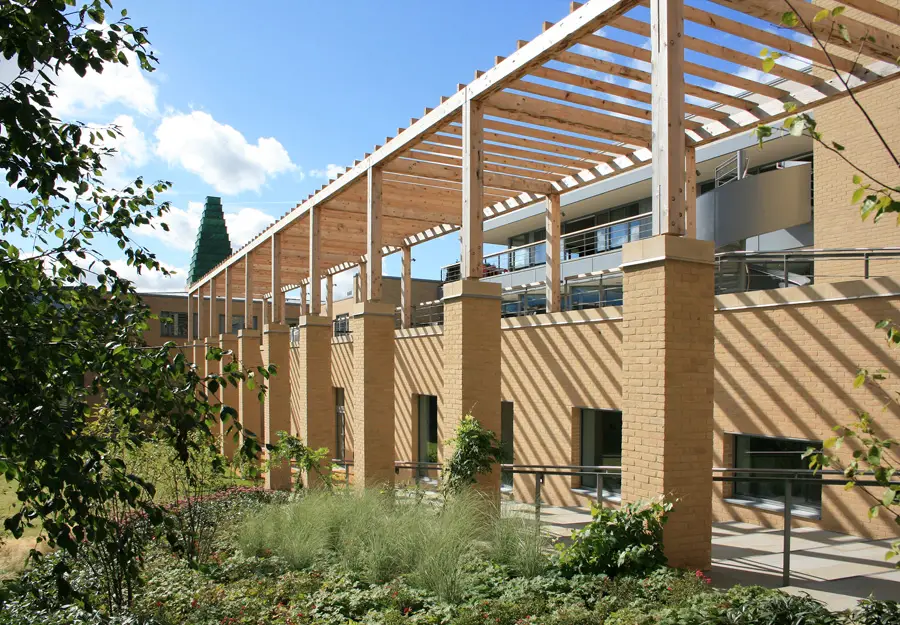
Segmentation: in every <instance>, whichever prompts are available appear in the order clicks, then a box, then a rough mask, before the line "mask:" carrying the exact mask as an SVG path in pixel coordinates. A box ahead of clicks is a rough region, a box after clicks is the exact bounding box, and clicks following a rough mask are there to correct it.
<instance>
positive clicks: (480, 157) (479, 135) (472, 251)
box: [460, 98, 484, 280]
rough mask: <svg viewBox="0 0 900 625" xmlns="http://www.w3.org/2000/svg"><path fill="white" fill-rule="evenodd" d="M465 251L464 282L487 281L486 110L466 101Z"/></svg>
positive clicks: (462, 256) (464, 108)
mask: <svg viewBox="0 0 900 625" xmlns="http://www.w3.org/2000/svg"><path fill="white" fill-rule="evenodd" d="M462 122H463V127H462V169H463V171H462V204H463V205H462V239H461V243H462V250H461V251H460V260H461V262H460V271H461V279H463V280H469V279H471V280H480V279H481V278H482V277H484V267H483V263H484V231H483V221H484V212H483V211H484V108H483V105H482V103H481V102H478V101H476V100H469V99H468V98H467V99H466V101H465V103H464V104H463V111H462Z"/></svg>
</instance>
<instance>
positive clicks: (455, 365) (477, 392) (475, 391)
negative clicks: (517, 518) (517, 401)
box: [438, 280, 501, 498]
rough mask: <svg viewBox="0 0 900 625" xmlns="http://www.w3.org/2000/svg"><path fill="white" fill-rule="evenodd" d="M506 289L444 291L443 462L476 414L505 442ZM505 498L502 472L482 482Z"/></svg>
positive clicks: (471, 284) (456, 285)
mask: <svg viewBox="0 0 900 625" xmlns="http://www.w3.org/2000/svg"><path fill="white" fill-rule="evenodd" d="M500 293H501V288H500V285H499V284H497V283H495V282H481V281H479V280H460V281H458V282H451V283H449V284H445V285H444V393H443V400H444V405H443V406H440V407H439V408H438V415H439V417H438V439H439V445H438V449H439V450H440V451H439V457H440V459H441V461H443V459H444V458H445V457H446V456H447V454H449V453H450V451H451V450H450V448H449V447H447V446H446V444H445V443H446V441H447V440H448V439H450V438H453V436H454V433H455V431H456V427H457V425H458V424H459V421H460V419H462V417H463V416H464V415H465V414H467V413H471V414H472V415H473V416H474V417H475V418H476V419H478V421H479V422H480V423H481V425H482V426H484V427H485V428H487V429H488V430H491V431H492V432H494V434H496V435H497V438H499V437H500V298H501V295H500ZM478 486H479V488H480V489H482V490H484V491H485V492H487V493H490V494H491V495H492V496H496V497H498V498H499V496H500V468H499V467H496V468H495V469H494V471H493V472H492V473H491V474H490V475H483V476H480V477H479V478H478Z"/></svg>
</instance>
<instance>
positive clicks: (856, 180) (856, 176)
mask: <svg viewBox="0 0 900 625" xmlns="http://www.w3.org/2000/svg"><path fill="white" fill-rule="evenodd" d="M861 183H862V178H860V177H859V174H853V184H861Z"/></svg>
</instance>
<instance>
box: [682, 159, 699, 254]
mask: <svg viewBox="0 0 900 625" xmlns="http://www.w3.org/2000/svg"><path fill="white" fill-rule="evenodd" d="M684 173H685V176H684V214H685V224H684V236H686V237H690V238H692V239H696V238H697V150H696V148H694V146H692V145H689V146H687V147H686V148H685V150H684Z"/></svg>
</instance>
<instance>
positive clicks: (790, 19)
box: [781, 11, 800, 28]
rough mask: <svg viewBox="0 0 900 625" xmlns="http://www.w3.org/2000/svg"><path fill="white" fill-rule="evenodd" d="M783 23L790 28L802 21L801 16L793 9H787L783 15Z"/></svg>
mask: <svg viewBox="0 0 900 625" xmlns="http://www.w3.org/2000/svg"><path fill="white" fill-rule="evenodd" d="M781 23H782V25H784V26H787V27H788V28H794V27H795V26H797V24H799V23H800V20H799V18H797V14H796V13H794V12H793V11H787V12H785V13H783V14H782V15H781Z"/></svg>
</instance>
